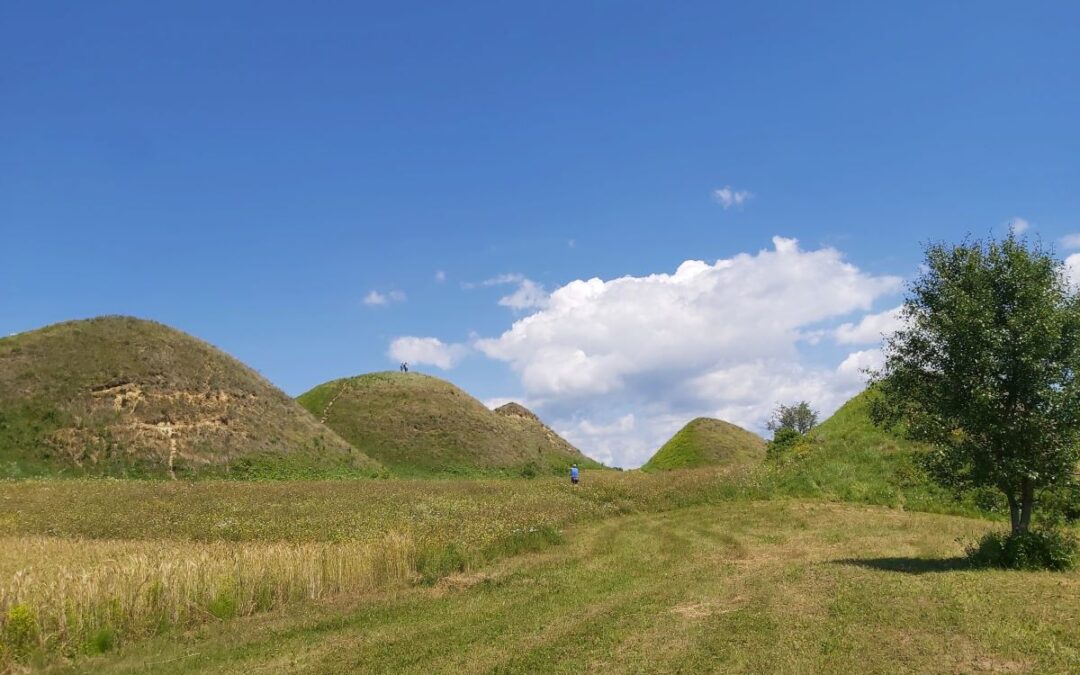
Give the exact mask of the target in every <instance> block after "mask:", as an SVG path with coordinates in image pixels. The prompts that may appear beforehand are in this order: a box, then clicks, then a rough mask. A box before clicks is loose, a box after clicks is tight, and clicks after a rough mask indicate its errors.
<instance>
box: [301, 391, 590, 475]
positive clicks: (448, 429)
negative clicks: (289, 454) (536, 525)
mask: <svg viewBox="0 0 1080 675" xmlns="http://www.w3.org/2000/svg"><path fill="white" fill-rule="evenodd" d="M297 400H298V401H299V402H300V404H301V405H303V406H304V407H305V408H307V409H308V410H309V411H311V413H312V414H313V415H315V417H317V418H319V419H320V420H322V421H323V422H325V423H326V425H327V426H329V427H330V428H331V429H333V430H334V431H336V432H337V433H338V434H339V435H341V437H342V438H344V439H345V440H347V441H348V442H349V443H351V444H352V445H353V446H354V447H356V448H358V449H359V450H361V451H363V452H364V453H365V454H367V455H370V456H371V457H374V458H376V459H378V460H379V461H380V462H382V463H383V464H385V465H386V466H387V467H389V468H390V469H391V470H392V471H393V472H394V473H396V474H399V475H429V474H443V475H446V474H450V475H453V474H458V475H475V474H478V473H500V472H501V473H504V474H505V475H520V474H521V473H522V472H523V471H531V472H533V473H537V472H538V473H546V474H551V473H563V472H565V471H566V469H568V468H569V466H570V464H572V463H575V462H576V463H577V464H578V465H579V466H582V467H586V468H598V467H599V466H600V465H599V464H597V463H596V462H594V461H593V460H591V459H589V458H588V457H586V456H585V455H583V454H581V452H579V451H578V450H577V449H576V448H574V447H573V446H572V445H570V444H569V443H567V442H566V441H565V440H563V439H562V438H560V437H559V436H558V435H557V434H556V433H555V432H554V431H552V430H551V429H550V428H548V427H546V426H545V425H544V424H543V423H541V422H540V420H539V419H537V418H536V416H535V415H533V414H532V413H530V412H529V411H528V410H526V409H525V408H524V407H522V406H520V405H516V407H505V406H504V408H503V409H502V410H501V411H500V412H495V411H492V410H489V409H488V408H487V407H486V406H485V405H484V404H483V403H481V402H480V401H477V400H476V399H475V398H473V397H472V396H469V395H468V394H467V393H465V392H464V391H462V390H461V389H458V388H457V387H455V386H454V385H452V384H450V383H449V382H446V381H444V380H440V379H438V378H435V377H431V376H428V375H421V374H419V373H390V372H386V373H371V374H368V375H361V376H358V377H350V378H345V379H341V380H334V381H332V382H327V383H326V384H322V385H319V386H318V387H315V388H314V389H312V390H311V391H309V392H307V393H305V394H303V395H301V396H300V397H299V398H298V399H297ZM522 411H523V412H522Z"/></svg>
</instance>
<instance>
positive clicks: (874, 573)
mask: <svg viewBox="0 0 1080 675" xmlns="http://www.w3.org/2000/svg"><path fill="white" fill-rule="evenodd" d="M672 473H678V472H672ZM986 528H987V525H986V524H985V523H983V522H979V521H972V520H968V519H964V518H956V517H948V516H939V515H928V514H912V513H901V512H898V511H892V510H885V509H881V508H875V507H865V506H851V505H839V504H824V503H800V502H784V501H777V502H767V503H761V502H735V503H730V504H726V505H725V506H724V507H723V508H711V507H708V508H693V509H681V510H677V511H671V512H665V513H660V514H639V515H633V516H629V517H625V518H620V519H618V520H606V521H602V522H598V523H589V524H583V525H581V526H577V527H573V528H570V529H569V530H567V531H566V532H565V539H566V543H565V544H563V545H561V546H555V547H551V548H547V549H545V550H543V551H541V552H538V553H532V554H530V555H524V556H519V557H515V558H511V559H505V560H502V561H497V562H495V563H492V564H488V565H484V566H482V567H479V568H474V569H469V570H468V571H466V572H462V573H458V574H454V575H451V576H449V577H445V578H444V579H443V580H441V581H440V582H438V583H436V584H433V585H430V586H416V587H412V588H410V589H404V590H396V591H394V592H392V593H382V594H378V593H376V594H360V595H353V596H342V597H339V598H335V599H332V600H323V601H317V602H311V603H303V604H301V605H293V606H290V608H289V611H287V612H283V611H281V612H269V613H264V614H261V615H257V616H251V617H248V618H240V619H234V620H230V621H226V622H214V623H213V624H210V625H206V626H204V627H202V628H197V629H194V630H193V631H190V632H185V633H182V634H170V635H167V636H163V637H161V638H157V639H153V640H151V641H149V642H146V643H143V644H134V645H121V647H120V648H119V650H116V651H113V652H110V653H108V654H106V655H104V656H99V657H93V658H87V659H85V660H79V661H76V662H75V663H74V664H73V667H72V670H78V671H81V672H105V673H110V672H116V673H124V672H147V671H150V672H159V671H166V670H167V671H168V672H171V673H198V672H230V673H240V672H283V671H290V672H301V673H338V672H350V671H351V672H425V673H460V672H513V673H518V672H543V673H564V672H565V673H569V672H611V673H627V672H687V673H689V672H749V673H769V672H772V673H779V672H790V673H852V672H858V673H895V672H946V673H967V672H984V671H985V672H1062V673H1063V672H1075V671H1076V670H1077V668H1078V667H1080V632H1078V631H1077V630H1076V625H1077V622H1078V621H1080V600H1078V598H1080V574H1077V573H1067V574H1055V575H1049V574H1045V573H1032V572H1005V571H986V570H979V571H973V570H969V569H965V563H964V560H963V559H962V558H960V557H958V554H959V553H960V552H961V551H960V547H959V546H958V545H957V543H956V540H957V539H964V540H966V539H971V538H974V537H977V536H979V534H980V533H982V532H984V531H985V530H986Z"/></svg>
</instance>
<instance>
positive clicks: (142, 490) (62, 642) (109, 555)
mask: <svg viewBox="0 0 1080 675" xmlns="http://www.w3.org/2000/svg"><path fill="white" fill-rule="evenodd" d="M717 479H718V474H717V473H716V472H714V471H708V470H705V471H696V472H694V471H686V472H673V473H671V474H669V475H668V476H665V477H664V478H663V479H662V480H661V479H658V478H656V477H651V476H646V475H643V474H639V473H634V474H627V473H620V472H615V471H586V472H583V482H582V484H581V485H580V486H578V487H576V488H575V487H572V486H570V485H569V484H568V482H567V481H564V480H556V479H554V478H538V479H536V480H531V481H526V480H507V479H503V480H438V481H435V480H398V481H371V480H364V481H341V480H339V481H322V482H320V481H291V482H284V481H272V482H240V481H211V480H204V481H198V482H193V483H185V482H179V481H175V482H174V481H134V480H127V481H116V480H47V481H13V482H5V483H0V578H2V579H5V581H3V582H0V616H3V615H4V614H5V613H6V612H9V611H14V610H12V608H15V607H23V608H25V612H23V610H18V611H17V614H18V616H16V619H17V621H15V620H13V621H14V623H13V622H3V621H0V624H2V625H0V627H2V626H3V625H7V626H13V628H12V629H11V630H13V631H16V632H15V633H11V636H12V640H14V641H13V642H10V644H8V643H7V642H5V641H6V640H7V638H3V639H0V644H4V645H6V646H4V647H3V650H5V651H6V653H7V654H8V655H9V658H11V655H13V654H14V655H16V656H18V658H17V659H16V660H17V661H20V662H23V661H25V660H26V658H25V655H26V654H29V653H30V652H31V651H32V652H33V653H35V654H40V656H41V658H43V659H47V658H51V657H55V656H57V655H66V656H78V655H81V654H85V653H88V652H92V651H95V650H97V649H98V647H99V646H100V645H101V644H103V642H104V638H103V637H102V636H103V635H108V636H109V640H110V641H111V642H112V643H114V644H121V645H122V644H128V643H131V642H134V641H139V640H142V639H146V638H147V637H150V636H153V635H156V634H159V633H162V632H169V631H173V630H175V629H185V628H189V627H191V626H195V625H198V624H200V623H202V622H205V621H207V620H210V619H211V618H215V617H216V618H218V619H222V618H231V617H242V616H249V615H252V614H258V613H262V612H266V611H270V610H272V609H275V608H279V607H284V606H287V605H291V604H294V603H296V602H298V601H302V600H311V599H320V598H333V597H337V596H339V595H342V594H346V595H347V594H349V593H357V592H370V591H377V590H385V589H389V588H397V587H401V586H405V585H409V584H413V583H427V584H431V583H435V582H437V581H438V580H439V579H441V578H443V577H445V576H446V575H448V574H454V573H459V572H464V571H468V570H471V569H476V568H478V567H479V566H482V565H484V564H485V563H487V562H488V561H491V560H496V559H500V558H503V557H505V556H509V555H516V554H520V553H523V552H528V551H535V550H539V549H542V548H544V547H546V546H549V545H551V544H553V543H557V542H559V541H561V540H562V533H561V530H562V528H564V527H565V526H567V525H569V524H571V523H574V522H580V521H587V520H598V519H603V518H606V517H609V516H612V515H619V514H626V513H634V512H641V511H656V510H661V509H670V508H677V507H681V506H686V505H692V504H701V503H708V502H712V501H716V500H719V499H723V498H724V497H725V495H727V496H730V494H731V491H730V487H729V486H728V484H726V483H724V482H720V481H718V480H717ZM13 616H15V615H13ZM26 616H30V617H31V619H32V623H33V625H34V630H33V631H32V632H29V633H28V632H27V631H26V630H23V629H21V628H18V626H22V625H23V624H25V623H26V622H27V619H26V618H25V617H26ZM20 621H21V622H22V623H19V622H20ZM16 629H18V630H16ZM26 635H32V636H33V639H32V640H30V638H26V637H25V636H26ZM20 636H21V637H20ZM15 638H18V639H17V640H15ZM28 640H30V642H32V645H31V647H32V649H31V648H30V647H26V645H27V641H28ZM0 668H2V666H0Z"/></svg>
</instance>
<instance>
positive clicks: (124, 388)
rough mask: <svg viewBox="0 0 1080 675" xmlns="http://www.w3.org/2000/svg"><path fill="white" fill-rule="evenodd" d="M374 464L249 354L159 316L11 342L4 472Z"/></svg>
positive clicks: (54, 330)
mask: <svg viewBox="0 0 1080 675" xmlns="http://www.w3.org/2000/svg"><path fill="white" fill-rule="evenodd" d="M279 461H280V462H281V463H282V464H284V465H287V466H288V467H290V468H291V469H292V470H299V469H303V470H307V471H312V472H330V473H335V472H352V473H373V472H377V471H378V470H379V466H378V464H377V463H376V462H374V461H373V460H371V459H370V458H368V457H366V456H364V455H363V454H362V453H359V452H357V451H356V450H354V449H353V448H351V447H350V446H349V445H348V443H346V442H345V441H344V440H342V439H341V438H339V437H338V436H337V435H336V434H335V433H334V432H332V431H330V430H329V429H327V428H326V427H325V426H323V425H321V424H320V423H319V422H318V421H317V420H315V419H313V418H312V417H311V415H310V414H308V413H307V412H306V411H305V410H304V409H303V408H301V407H300V406H299V405H297V404H296V402H295V401H293V400H291V399H290V398H289V397H288V396H286V395H285V394H284V393H283V392H281V391H280V390H278V389H277V388H275V387H274V386H273V385H271V384H270V383H269V382H267V381H266V380H265V379H263V378H262V377H261V376H259V375H258V373H256V372H255V371H253V370H251V369H250V368H248V367H246V366H244V365H243V364H241V363H240V362H239V361H237V360H235V359H233V358H232V357H230V356H228V355H227V354H224V353H223V352H221V351H219V350H217V349H215V348H214V347H211V346H210V345H208V344H206V343H204V342H202V341H200V340H197V339H195V338H193V337H191V336H189V335H186V334H184V333H181V332H179V331H177V330H174V329H172V328H169V327H167V326H163V325H161V324H158V323H154V322H151V321H142V320H138V319H132V318H126V317H103V318H97V319H89V320H86V321H71V322H68V323H61V324H56V325H53V326H48V327H46V328H42V329H39V330H35V331H31V332H28V333H22V334H19V335H14V336H11V337H6V338H3V339H0V476H5V475H6V476H12V477H18V476H27V475H44V474H60V475H86V474H90V475H113V476H158V477H162V476H167V475H170V474H175V475H177V476H188V475H196V474H199V475H203V474H226V473H228V472H229V471H230V470H231V467H232V466H233V465H237V464H239V465H240V467H241V468H244V467H263V468H266V467H273V466H274V465H275V464H276V463H277V462H279Z"/></svg>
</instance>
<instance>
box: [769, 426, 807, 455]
mask: <svg viewBox="0 0 1080 675" xmlns="http://www.w3.org/2000/svg"><path fill="white" fill-rule="evenodd" d="M805 437H806V434H803V433H800V432H798V431H796V430H795V429H790V428H787V427H785V428H782V429H777V430H776V433H774V434H773V439H772V440H771V441H769V444H768V445H767V446H766V448H765V456H766V457H767V458H768V459H772V460H777V459H780V458H782V457H784V456H785V455H787V454H788V453H789V452H791V450H792V449H794V448H795V446H797V445H799V444H800V443H801V442H802V441H803V439H804V438H805Z"/></svg>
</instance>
